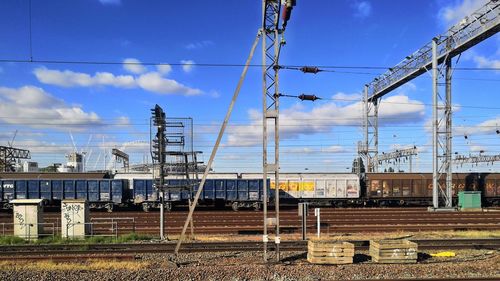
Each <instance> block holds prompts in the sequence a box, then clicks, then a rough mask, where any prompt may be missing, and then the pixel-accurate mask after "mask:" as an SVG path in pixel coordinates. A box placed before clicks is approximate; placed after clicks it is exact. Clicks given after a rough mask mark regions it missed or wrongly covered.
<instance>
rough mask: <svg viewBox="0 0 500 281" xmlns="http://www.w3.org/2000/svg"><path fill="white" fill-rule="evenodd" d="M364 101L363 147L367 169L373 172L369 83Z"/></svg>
mask: <svg viewBox="0 0 500 281" xmlns="http://www.w3.org/2000/svg"><path fill="white" fill-rule="evenodd" d="M363 101H364V102H363V103H364V110H365V114H364V119H363V121H364V122H363V123H364V127H365V128H364V129H365V147H364V148H363V149H364V150H365V156H366V158H365V161H366V163H365V165H366V171H367V172H373V171H372V169H371V159H370V155H369V151H368V148H369V146H368V145H369V143H370V140H369V136H368V115H369V108H368V85H365V98H364V99H363Z"/></svg>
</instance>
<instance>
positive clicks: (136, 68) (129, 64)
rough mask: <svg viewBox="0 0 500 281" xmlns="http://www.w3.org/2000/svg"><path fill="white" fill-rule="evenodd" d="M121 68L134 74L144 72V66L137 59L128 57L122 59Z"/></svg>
mask: <svg viewBox="0 0 500 281" xmlns="http://www.w3.org/2000/svg"><path fill="white" fill-rule="evenodd" d="M123 68H124V69H125V70H127V71H129V72H131V73H134V74H141V73H144V72H146V68H145V67H144V66H143V65H142V64H141V62H140V61H139V60H138V59H134V58H128V59H125V60H123Z"/></svg>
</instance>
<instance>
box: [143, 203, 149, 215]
mask: <svg viewBox="0 0 500 281" xmlns="http://www.w3.org/2000/svg"><path fill="white" fill-rule="evenodd" d="M142 210H143V211H144V212H146V213H147V212H149V204H147V203H146V204H142Z"/></svg>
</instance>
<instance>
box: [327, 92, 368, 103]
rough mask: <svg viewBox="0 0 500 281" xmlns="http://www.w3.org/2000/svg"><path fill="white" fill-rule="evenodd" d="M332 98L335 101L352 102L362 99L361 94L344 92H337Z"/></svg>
mask: <svg viewBox="0 0 500 281" xmlns="http://www.w3.org/2000/svg"><path fill="white" fill-rule="evenodd" d="M332 99H333V100H335V101H344V102H353V101H359V100H361V99H362V96H361V94H346V93H342V92H339V93H337V94H335V95H333V96H332Z"/></svg>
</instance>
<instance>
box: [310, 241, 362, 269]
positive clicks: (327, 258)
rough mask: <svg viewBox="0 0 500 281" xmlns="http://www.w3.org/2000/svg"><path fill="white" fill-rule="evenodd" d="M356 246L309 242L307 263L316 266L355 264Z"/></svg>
mask: <svg viewBox="0 0 500 281" xmlns="http://www.w3.org/2000/svg"><path fill="white" fill-rule="evenodd" d="M353 256H354V244H351V243H347V242H339V241H327V240H314V239H313V240H309V242H308V244H307V261H309V262H310V263H315V264H349V263H352V262H353Z"/></svg>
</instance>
